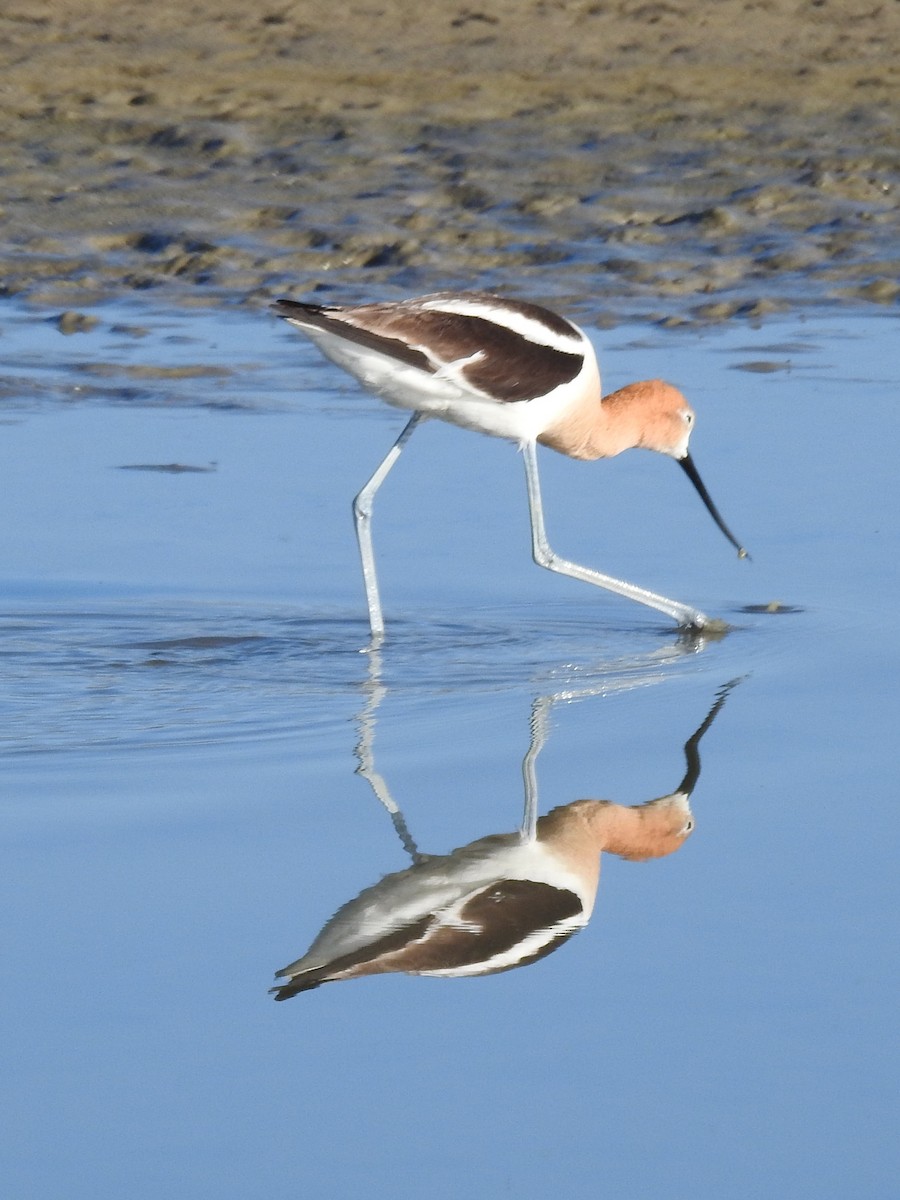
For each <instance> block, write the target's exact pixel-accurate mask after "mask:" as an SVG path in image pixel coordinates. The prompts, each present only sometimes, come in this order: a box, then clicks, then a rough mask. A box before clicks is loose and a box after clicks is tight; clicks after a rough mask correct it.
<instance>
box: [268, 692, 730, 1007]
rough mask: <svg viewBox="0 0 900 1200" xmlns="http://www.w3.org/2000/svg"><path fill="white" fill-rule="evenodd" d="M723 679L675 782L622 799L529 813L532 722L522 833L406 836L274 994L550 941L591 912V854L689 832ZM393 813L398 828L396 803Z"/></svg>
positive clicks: (544, 949) (464, 963) (594, 864)
mask: <svg viewBox="0 0 900 1200" xmlns="http://www.w3.org/2000/svg"><path fill="white" fill-rule="evenodd" d="M730 687H731V685H729V686H728V687H726V688H723V689H722V690H721V692H720V693H719V695H718V696H717V698H716V701H715V704H714V705H713V707H712V708H711V710H710V712H709V713H708V714H707V716H706V717H705V719H704V721H703V723H702V724H701V725H700V727H699V728H698V729H697V730H696V731H695V732H694V733H693V734H692V735H691V737H690V738H689V739H688V741H687V742H686V743H685V746H684V753H685V758H686V762H687V769H686V771H685V775H684V778H683V779H682V780H681V782H680V784H679V785H678V787H677V788H676V789H675V791H674V792H672V793H671V794H670V795H666V796H661V797H659V798H658V799H655V800H650V801H648V802H647V803H645V804H639V805H635V806H633V807H628V806H625V805H621V804H614V803H612V802H611V801H609V800H575V801H573V802H572V803H571V804H565V805H562V806H561V807H559V808H555V809H553V811H552V812H550V813H548V814H547V815H546V816H545V817H541V818H540V819H539V820H537V821H535V820H534V816H533V814H534V807H535V803H536V797H535V795H534V791H533V780H534V774H533V766H534V758H535V755H536V752H537V750H538V749H539V745H538V744H537V743H538V739H540V738H542V737H543V724H542V723H541V722H538V721H534V722H533V723H532V745H531V748H530V749H529V753H528V755H527V756H526V761H525V772H524V774H525V781H526V810H525V820H524V822H523V828H522V830H521V831H520V832H519V833H501V834H493V835H491V836H489V837H483V838H479V839H478V841H475V842H470V843H469V845H467V846H462V847H460V849H458V850H454V851H453V852H452V853H451V854H446V855H439V856H428V855H420V854H418V852H417V851H415V848H414V846H412V843H411V841H410V840H409V838H408V835H406V840H407V848H408V849H410V852H411V853H412V854H413V857H414V865H413V866H411V867H409V868H407V870H405V871H398V872H396V873H395V874H392V875H387V876H385V878H384V879H382V880H381V882H380V883H377V884H375V885H374V887H370V888H367V889H366V890H365V891H364V892H361V893H360V895H359V896H357V897H356V898H355V899H354V900H351V901H349V903H347V904H345V905H344V906H343V907H342V908H340V909H338V911H337V912H336V913H335V914H334V916H333V917H332V918H331V920H330V921H328V923H327V924H326V925H325V927H324V928H323V929H322V931H321V933H320V934H319V936H318V937H317V938H316V939H315V941H314V942H313V944H312V946H311V947H310V948H309V950H308V951H307V952H306V954H305V955H304V956H303V957H302V958H299V959H297V961H296V962H293V963H291V964H290V966H287V967H285V968H283V970H281V971H279V972H278V973H277V976H276V978H277V979H279V980H280V981H281V982H280V983H279V984H278V986H277V987H275V988H273V991H274V993H275V999H276V1000H287V999H288V998H289V997H291V996H294V995H296V994H297V993H298V992H305V991H309V990H310V989H312V988H316V987H319V985H320V984H323V983H330V982H332V981H335V980H339V979H356V978H358V977H360V976H363V975H379V974H384V973H386V972H390V971H402V972H405V973H406V974H409V975H431V976H436V977H439V978H451V977H457V976H465V975H488V974H491V973H493V972H497V971H508V970H511V969H512V968H513V967H522V966H526V965H527V964H528V963H532V962H535V961H536V960H537V959H539V958H542V957H543V956H544V955H546V954H549V953H550V952H551V951H553V950H556V949H557V948H558V947H559V946H561V945H562V943H563V942H564V941H566V940H567V939H568V938H570V937H571V936H572V934H573V933H576V932H577V931H578V930H579V929H581V928H582V927H583V926H584V925H586V924H587V922H588V920H589V918H590V915H591V912H592V910H593V907H594V899H595V897H596V894H597V884H598V882H599V879H600V855H601V853H603V852H606V853H608V854H617V855H619V856H620V857H621V858H627V859H631V860H632V861H638V862H639V861H643V860H645V859H650V858H661V857H662V856H663V855H666V854H671V853H672V852H673V851H675V850H677V849H678V848H679V847H680V846H681V845H682V844H683V843H684V842H685V841H686V839H687V838H688V837H689V835H690V833H691V831H692V829H693V827H694V821H693V817H692V815H691V810H690V804H689V801H690V796H691V793H692V791H693V789H694V787H695V785H696V783H697V780H698V778H699V775H700V755H699V744H700V739H701V738H702V737H703V734H704V733H705V732H706V730H707V729H708V728H709V726H710V725H711V724H712V721H713V719H714V718H715V716H716V714H717V713H718V711H719V709H720V708H721V707H722V705H723V704H724V702H725V697H726V695H727V693H728V691H729V690H730ZM536 711H537V710H536ZM362 773H363V774H365V775H366V776H367V777H369V779H370V782H372V785H373V787H374V788H375V790H376V793H377V794H378V795H379V798H380V799H381V800H382V801H383V802H384V803H386V804H387V805H388V807H391V806H393V802H392V801H390V799H389V797H386V795H385V789H384V784H383V780H381V778H380V776H377V775H375V773H374V771H373V770H372V769H371V766H370V765H367V764H366V763H365V762H363V765H362ZM393 812H394V815H395V822H396V821H397V820H399V822H400V825H401V828H405V827H403V826H402V818H401V817H400V816H399V813H398V812H397V811H396V806H393Z"/></svg>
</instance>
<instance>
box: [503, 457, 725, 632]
mask: <svg viewBox="0 0 900 1200" xmlns="http://www.w3.org/2000/svg"><path fill="white" fill-rule="evenodd" d="M522 457H523V458H524V460H525V481H526V483H527V485H528V507H529V511H530V513H531V547H532V554H533V556H534V561H535V562H536V563H537V564H538V566H539V567H546V568H547V570H548V571H557V572H558V573H559V574H560V575H570V576H571V577H572V578H573V579H581V580H583V581H584V582H585V583H592V584H594V586H595V587H601V588H606V589H607V591H610V592H616V593H617V594H618V595H620V596H626V597H627V598H628V599H629V600H636V601H637V602H638V604H646V605H649V607H650V608H655V609H658V610H659V611H660V612H663V613H665V614H666V616H668V617H671V618H672V620H673V621H675V622H676V623H677V624H678V625H680V626H682V627H684V628H688V629H696V630H700V629H704V628H705V627H707V626H709V625H710V624H712V622H711V621H710V618H709V617H708V616H707V615H706V614H705V613H702V612H700V610H699V609H697V608H691V607H690V605H688V604H681V603H680V602H679V601H678V600H669V599H668V598H667V597H666V596H660V595H657V593H656V592H650V591H648V590H647V589H646V588H642V587H638V586H637V584H634V583H627V582H626V581H625V580H624V579H616V578H614V577H613V576H612V575H603V574H601V573H600V572H599V571H594V570H592V569H591V568H590V567H582V566H579V565H578V563H573V562H569V561H568V560H567V559H565V558H560V557H559V555H558V554H556V553H555V551H553V550H552V549H551V548H550V544H549V542H548V541H547V533H546V530H545V529H544V506H543V504H542V502H541V484H540V479H539V477H538V466H537V446H536V444H535V443H534V442H526V443H525V444H524V445H523V446H522Z"/></svg>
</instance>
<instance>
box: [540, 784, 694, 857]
mask: <svg viewBox="0 0 900 1200" xmlns="http://www.w3.org/2000/svg"><path fill="white" fill-rule="evenodd" d="M693 828H694V818H693V816H692V815H691V809H690V804H689V803H688V797H687V796H686V795H685V794H684V793H683V792H675V793H674V795H671V796H662V797H660V799H658V800H650V801H649V802H648V803H647V804H639V805H636V806H635V807H633V808H630V807H628V806H627V805H624V804H613V803H612V801H610V800H576V801H575V802H574V803H573V804H567V805H565V806H564V807H563V808H558V809H554V810H553V812H550V813H548V814H547V816H546V817H542V818H541V820H540V821H539V822H538V836H539V837H540V839H541V840H542V841H547V842H550V843H553V842H555V843H556V844H557V845H558V846H560V848H562V845H561V844H562V843H568V850H569V853H572V851H573V850H574V849H575V847H574V845H573V844H572V843H573V842H578V843H580V845H579V849H580V850H581V852H582V853H584V852H585V851H589V852H593V853H596V852H598V851H606V852H607V853H609V854H616V855H618V856H619V857H620V858H627V859H629V860H631V861H632V862H642V861H644V860H645V859H648V858H662V857H663V856H664V855H666V854H672V853H673V852H674V851H675V850H678V849H679V848H680V847H681V846H682V845H683V844H684V842H685V841H686V839H687V838H688V837H689V836H690V834H691V832H692V830H693Z"/></svg>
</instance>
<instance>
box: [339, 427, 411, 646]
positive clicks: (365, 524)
mask: <svg viewBox="0 0 900 1200" xmlns="http://www.w3.org/2000/svg"><path fill="white" fill-rule="evenodd" d="M422 416H423V414H422V413H418V412H417V413H413V415H412V416H411V417H410V418H409V420H408V421H407V423H406V424H405V425H404V427H403V431H402V432H401V434H400V436H399V437H398V438H397V440H396V442H394V444H393V446H391V448H390V450H389V451H388V452H387V454H386V455H385V456H384V458H383V459H382V461H381V463H380V464H379V466H378V470H377V471H376V472H375V474H374V475H373V476H372V478H371V479H370V480H369V482H368V483H367V484H366V485H365V487H363V489H362V490H361V491H360V493H359V495H358V496H356V498H355V499H354V501H353V520H354V522H355V524H356V540H357V541H358V542H359V556H360V558H361V559H362V572H363V582H364V583H365V585H366V603H367V604H368V606H369V626H370V628H371V630H372V641H371V644H370V649H373V650H374V649H377V648H378V647H379V646H380V645H381V643H382V642H383V641H384V617H383V616H382V613H381V600H380V598H379V595H378V576H377V575H376V573H375V554H374V551H373V549H372V502H373V500H374V499H375V493H376V492H377V491H378V489H379V488H380V487H381V485H382V483H384V481H385V479H386V478H387V475H388V472H389V471H390V469H391V467H392V466H393V465H394V463H395V462H396V461H397V459H398V458H399V457H400V451H401V450H402V449H403V447H404V446H405V445H406V443H407V442H408V441H409V439H410V437H411V436H412V432H413V430H414V429H415V427H416V426H417V425H418V423H419V422H420V421H421V420H422Z"/></svg>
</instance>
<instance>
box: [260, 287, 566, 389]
mask: <svg viewBox="0 0 900 1200" xmlns="http://www.w3.org/2000/svg"><path fill="white" fill-rule="evenodd" d="M453 298H454V297H453V296H452V295H451V294H447V295H446V296H444V295H443V294H438V295H435V296H425V297H422V299H421V300H409V301H403V302H401V303H399V304H364V305H360V306H359V307H354V308H328V307H327V306H324V305H316V304H298V303H297V302H296V301H293V300H279V301H278V302H277V303H276V304H275V305H273V308H274V310H275V312H276V313H277V314H278V315H279V316H280V317H285V318H286V319H287V320H296V321H298V322H299V323H301V324H303V325H308V326H311V327H313V328H316V329H323V330H327V331H328V332H330V333H334V334H336V335H338V336H340V337H343V338H346V339H347V340H348V341H351V342H356V343H357V344H358V345H361V346H366V347H368V348H369V349H371V350H374V351H375V352H376V353H379V354H384V355H387V356H388V357H390V358H395V359H397V360H398V361H399V362H403V363H406V364H408V365H409V366H412V367H416V368H417V369H419V370H422V371H427V372H428V373H429V374H432V375H433V374H437V372H438V371H439V370H440V369H441V366H443V365H446V364H450V363H454V362H458V361H460V360H461V359H467V358H472V357H473V356H476V355H477V356H478V357H477V359H476V361H474V362H471V363H469V364H468V365H467V366H465V367H464V368H462V370H461V372H460V373H461V374H462V376H463V378H464V379H465V380H466V381H467V382H468V383H469V384H470V385H471V386H472V387H473V388H476V389H477V390H478V391H480V392H483V393H484V394H485V395H487V396H490V397H491V398H492V399H494V400H499V401H501V402H507V403H508V402H515V401H519V400H532V399H534V398H535V397H536V396H545V395H546V394H547V393H548V392H550V391H552V390H553V389H554V388H556V387H559V386H560V385H561V384H565V383H569V382H571V381H572V380H573V379H574V378H575V377H576V376H577V375H578V373H579V371H580V370H581V368H582V366H583V363H584V356H583V354H582V353H581V352H580V351H578V350H573V351H566V350H560V349H557V348H556V347H555V346H544V345H540V344H539V343H537V342H533V341H531V339H530V338H528V337H526V336H524V335H523V334H521V333H518V332H516V331H515V330H513V329H508V328H507V327H506V326H505V325H500V324H497V322H495V321H492V320H491V319H490V317H488V316H483V317H481V316H474V315H471V314H469V313H456V312H445V311H443V310H441V309H440V308H432V307H427V306H426V305H427V304H428V303H433V302H435V301H440V300H441V299H446V300H448V301H450V300H451V299H453ZM456 298H459V297H456ZM468 298H470V299H472V300H478V301H482V302H484V303H485V304H488V303H490V302H492V301H493V302H495V303H499V301H497V300H496V298H495V297H491V296H481V295H478V294H472V295H471V296H469V297H468ZM502 303H503V305H504V306H505V307H507V308H509V309H512V310H514V311H515V312H516V313H518V314H520V315H522V316H524V317H527V318H529V319H530V320H534V321H537V322H539V323H541V324H543V325H544V327H545V328H546V329H547V330H548V331H549V332H551V333H553V334H555V335H557V336H562V337H567V338H572V339H574V338H576V337H577V336H578V335H577V332H576V330H575V329H574V327H573V326H572V325H570V324H569V322H568V321H566V320H564V319H563V318H562V317H558V316H557V315H556V314H555V313H551V312H549V311H548V310H546V309H543V308H541V307H539V306H538V305H536V304H527V303H522V302H514V303H511V302H508V301H506V300H504V301H502ZM419 347H424V348H425V350H423V349H419ZM426 350H427V352H426Z"/></svg>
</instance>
